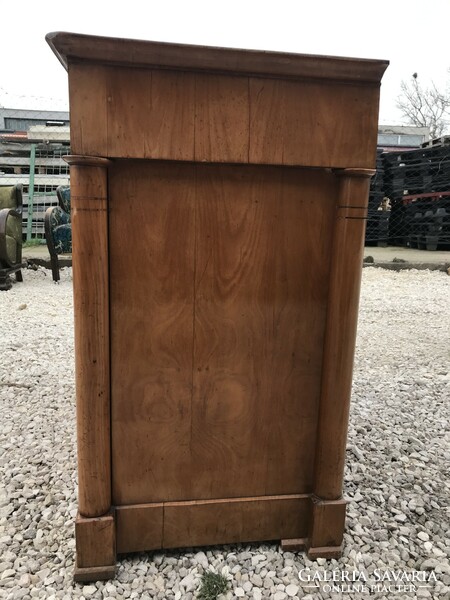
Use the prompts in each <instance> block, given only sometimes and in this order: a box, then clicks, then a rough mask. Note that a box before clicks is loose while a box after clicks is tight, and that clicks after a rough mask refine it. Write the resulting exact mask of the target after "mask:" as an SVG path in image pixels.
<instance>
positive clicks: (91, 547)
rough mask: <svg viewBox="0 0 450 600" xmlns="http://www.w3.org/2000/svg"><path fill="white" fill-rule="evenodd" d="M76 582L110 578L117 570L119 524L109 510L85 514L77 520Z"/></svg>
mask: <svg viewBox="0 0 450 600" xmlns="http://www.w3.org/2000/svg"><path fill="white" fill-rule="evenodd" d="M75 540H76V565H75V570H74V580H75V581H96V580H99V579H111V578H112V577H114V574H115V572H116V523H115V514H114V512H113V511H110V512H109V513H107V514H106V515H103V516H101V517H92V518H88V517H83V516H81V515H80V514H78V516H77V518H76V521H75Z"/></svg>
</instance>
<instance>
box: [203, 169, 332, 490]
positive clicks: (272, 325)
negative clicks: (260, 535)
mask: <svg viewBox="0 0 450 600" xmlns="http://www.w3.org/2000/svg"><path fill="white" fill-rule="evenodd" d="M335 190H336V184H335V180H334V177H333V176H332V175H331V174H329V173H320V172H315V171H308V170H299V169H298V170H296V169H279V168H274V167H255V166H249V167H231V166H214V167H213V166H207V165H203V166H199V167H198V169H197V194H196V196H197V231H198V235H197V244H196V280H195V299H196V305H195V349H194V365H193V366H194V397H193V406H192V460H193V463H194V464H195V465H196V477H195V479H194V480H193V482H192V491H193V497H194V498H220V497H235V496H246V495H267V494H291V493H307V492H308V491H310V490H311V486H312V477H313V460H314V440H315V435H316V424H317V409H318V401H319V396H320V379H321V367H322V348H323V336H324V326H325V314H326V302H327V289H328V281H327V279H328V265H329V248H330V237H331V236H330V232H331V225H332V217H333V213H334V194H335Z"/></svg>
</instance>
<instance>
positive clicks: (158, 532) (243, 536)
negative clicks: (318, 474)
mask: <svg viewBox="0 0 450 600" xmlns="http://www.w3.org/2000/svg"><path fill="white" fill-rule="evenodd" d="M310 509H311V500H310V497H309V496H307V495H298V496H267V497H256V498H235V499H229V498H226V499H219V500H209V501H203V502H202V501H193V502H169V503H167V502H166V503H164V504H147V505H145V504H143V505H131V506H119V507H117V509H116V516H117V552H119V553H125V552H138V551H144V550H155V549H159V548H181V547H186V546H208V545H213V544H231V543H237V542H257V541H270V540H281V539H285V538H299V537H306V535H307V533H308V523H309V516H310Z"/></svg>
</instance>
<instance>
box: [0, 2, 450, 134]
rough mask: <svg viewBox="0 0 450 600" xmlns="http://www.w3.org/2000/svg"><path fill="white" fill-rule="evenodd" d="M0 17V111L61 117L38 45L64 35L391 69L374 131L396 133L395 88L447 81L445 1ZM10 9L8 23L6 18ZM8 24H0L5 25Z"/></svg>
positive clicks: (133, 7)
mask: <svg viewBox="0 0 450 600" xmlns="http://www.w3.org/2000/svg"><path fill="white" fill-rule="evenodd" d="M2 4H3V8H2V13H3V14H2V21H4V22H3V26H2V32H1V35H0V105H3V106H4V107H8V108H40V109H67V107H68V99H67V74H66V72H65V71H64V69H63V67H62V66H61V65H60V63H59V62H58V60H57V59H56V57H55V56H54V55H53V53H52V51H51V50H50V48H49V46H48V45H47V43H46V42H45V39H44V38H45V34H46V33H48V32H50V31H72V32H77V33H90V34H97V35H109V36H114V37H128V38H137V39H146V40H155V41H164V42H179V43H189V44H200V45H212V46H228V47H234V48H255V49H261V50H279V51H286V52H298V53H307V54H329V55H336V56H351V57H361V58H381V59H387V60H389V61H390V63H391V64H390V66H389V67H388V69H387V71H386V74H385V76H384V78H383V83H382V87H381V110H380V122H381V123H384V124H396V123H401V115H400V114H399V112H398V111H397V109H396V107H395V99H396V97H397V95H398V94H399V87H400V82H401V80H402V79H408V78H410V77H411V75H412V73H414V72H417V73H418V75H419V79H420V80H421V81H423V82H424V83H428V82H429V81H430V79H433V80H434V81H435V83H436V84H437V85H438V86H439V87H440V88H442V89H444V88H445V85H446V83H448V82H449V80H450V75H449V74H448V69H449V67H450V49H449V48H450V46H449V40H448V28H449V23H450V0H427V1H425V0H420V1H419V0H377V1H370V2H369V1H367V0H366V1H365V0H341V1H339V0H272V1H270V2H269V1H266V0H259V1H254V0H225V1H223V2H218V1H214V0H209V1H203V0H192V1H188V0H185V1H181V0H157V1H154V0H141V1H136V0H122V1H119V0H117V1H114V0H110V1H108V2H105V1H95V0H90V1H86V0H77V1H76V2H67V0H58V1H54V0H39V1H38V2H35V1H33V0H22V2H17V3H16V4H14V3H9V4H8V5H7V4H6V0H4V2H3V3H2ZM6 6H9V10H8V15H5V8H6ZM6 16H7V18H6Z"/></svg>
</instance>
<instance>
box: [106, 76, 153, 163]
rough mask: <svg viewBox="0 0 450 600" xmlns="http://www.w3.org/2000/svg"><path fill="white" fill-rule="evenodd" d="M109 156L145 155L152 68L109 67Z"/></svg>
mask: <svg viewBox="0 0 450 600" xmlns="http://www.w3.org/2000/svg"><path fill="white" fill-rule="evenodd" d="M107 80H108V82H107V89H108V95H107V100H108V125H107V129H108V132H107V136H108V156H121V157H144V156H145V142H146V138H147V135H148V131H149V124H150V110H151V83H152V72H151V71H149V70H147V69H124V68H119V67H116V68H109V69H108V70H107Z"/></svg>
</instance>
